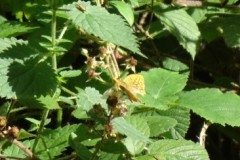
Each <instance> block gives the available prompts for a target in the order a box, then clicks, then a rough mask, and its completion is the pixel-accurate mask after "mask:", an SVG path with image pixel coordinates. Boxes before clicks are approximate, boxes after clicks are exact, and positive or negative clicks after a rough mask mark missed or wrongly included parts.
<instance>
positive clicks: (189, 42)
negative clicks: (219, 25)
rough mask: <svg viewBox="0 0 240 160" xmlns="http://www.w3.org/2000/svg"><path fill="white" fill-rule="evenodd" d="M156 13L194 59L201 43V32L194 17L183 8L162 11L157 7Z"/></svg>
mask: <svg viewBox="0 0 240 160" xmlns="http://www.w3.org/2000/svg"><path fill="white" fill-rule="evenodd" d="M159 10H160V11H159ZM155 14H156V16H157V17H158V18H159V19H160V20H161V22H162V24H163V25H164V26H165V27H166V28H167V30H168V31H169V32H171V33H172V34H173V35H174V36H175V37H176V38H177V40H178V41H179V43H180V44H181V45H182V46H183V48H185V49H186V50H187V51H188V52H189V53H190V54H191V56H192V58H193V59H194V57H195V55H196V53H197V51H198V48H199V44H200V32H199V29H198V27H197V24H196V22H195V21H194V20H193V19H192V17H191V16H189V15H188V14H187V12H186V11H185V10H183V9H175V10H170V11H169V10H167V11H161V9H160V8H157V9H156V11H155Z"/></svg>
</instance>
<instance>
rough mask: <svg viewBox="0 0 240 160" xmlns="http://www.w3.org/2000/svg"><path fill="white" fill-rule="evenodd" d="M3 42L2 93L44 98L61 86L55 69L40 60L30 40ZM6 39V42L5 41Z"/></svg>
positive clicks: (3, 94) (0, 63)
mask: <svg viewBox="0 0 240 160" xmlns="http://www.w3.org/2000/svg"><path fill="white" fill-rule="evenodd" d="M6 41H7V39H3V40H2V41H0V45H2V44H3V46H5V47H4V50H2V53H1V54H0V96H1V97H7V98H16V97H17V98H26V97H40V96H46V95H49V94H51V93H52V92H53V91H55V89H56V87H57V79H56V76H55V73H54V70H53V69H52V68H51V66H49V65H48V64H47V62H44V61H43V62H38V60H37V59H36V58H35V57H37V56H38V54H39V53H38V52H37V51H36V50H34V49H32V48H31V47H30V46H29V45H27V42H22V41H20V42H19V41H13V40H12V39H11V40H9V42H11V45H10V46H9V45H6V44H5V43H6ZM2 42H3V43H2Z"/></svg>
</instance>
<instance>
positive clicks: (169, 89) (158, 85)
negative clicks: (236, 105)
mask: <svg viewBox="0 0 240 160" xmlns="http://www.w3.org/2000/svg"><path fill="white" fill-rule="evenodd" d="M141 74H142V75H143V76H144V80H145V88H146V95H144V96H143V97H142V98H141V100H142V101H143V102H144V106H145V107H153V108H157V109H167V108H169V105H171V104H173V103H174V101H175V100H177V98H178V96H177V95H176V93H178V92H180V91H181V90H182V89H183V88H184V87H185V85H186V82H187V76H186V75H180V74H178V73H176V72H170V71H167V70H163V69H160V68H157V69H151V70H149V71H147V72H142V73H141Z"/></svg>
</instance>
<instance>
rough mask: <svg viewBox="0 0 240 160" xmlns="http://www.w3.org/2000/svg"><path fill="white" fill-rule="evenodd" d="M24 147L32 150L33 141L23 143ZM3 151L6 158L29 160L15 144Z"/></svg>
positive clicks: (3, 148)
mask: <svg viewBox="0 0 240 160" xmlns="http://www.w3.org/2000/svg"><path fill="white" fill-rule="evenodd" d="M23 145H24V146H25V147H27V148H30V146H32V145H33V141H29V140H26V141H24V142H23ZM2 150H3V151H2V153H3V155H4V156H9V157H18V158H19V159H25V158H27V156H26V153H25V152H24V151H23V150H22V149H20V148H19V147H18V146H17V145H15V144H11V145H9V146H7V147H5V146H3V147H2Z"/></svg>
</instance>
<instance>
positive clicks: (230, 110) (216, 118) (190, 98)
mask: <svg viewBox="0 0 240 160" xmlns="http://www.w3.org/2000/svg"><path fill="white" fill-rule="evenodd" d="M177 103H178V104H179V105H181V106H183V107H186V108H189V109H191V110H193V112H195V113H197V114H198V115H200V116H202V117H204V118H206V119H207V120H209V121H210V122H212V123H219V124H221V125H225V124H229V125H231V126H240V116H239V114H240V108H239V107H238V106H239V105H240V97H239V96H238V95H236V94H233V93H222V92H221V91H219V90H218V89H198V90H193V91H190V92H184V93H182V94H181V95H180V98H179V100H178V101H177Z"/></svg>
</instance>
